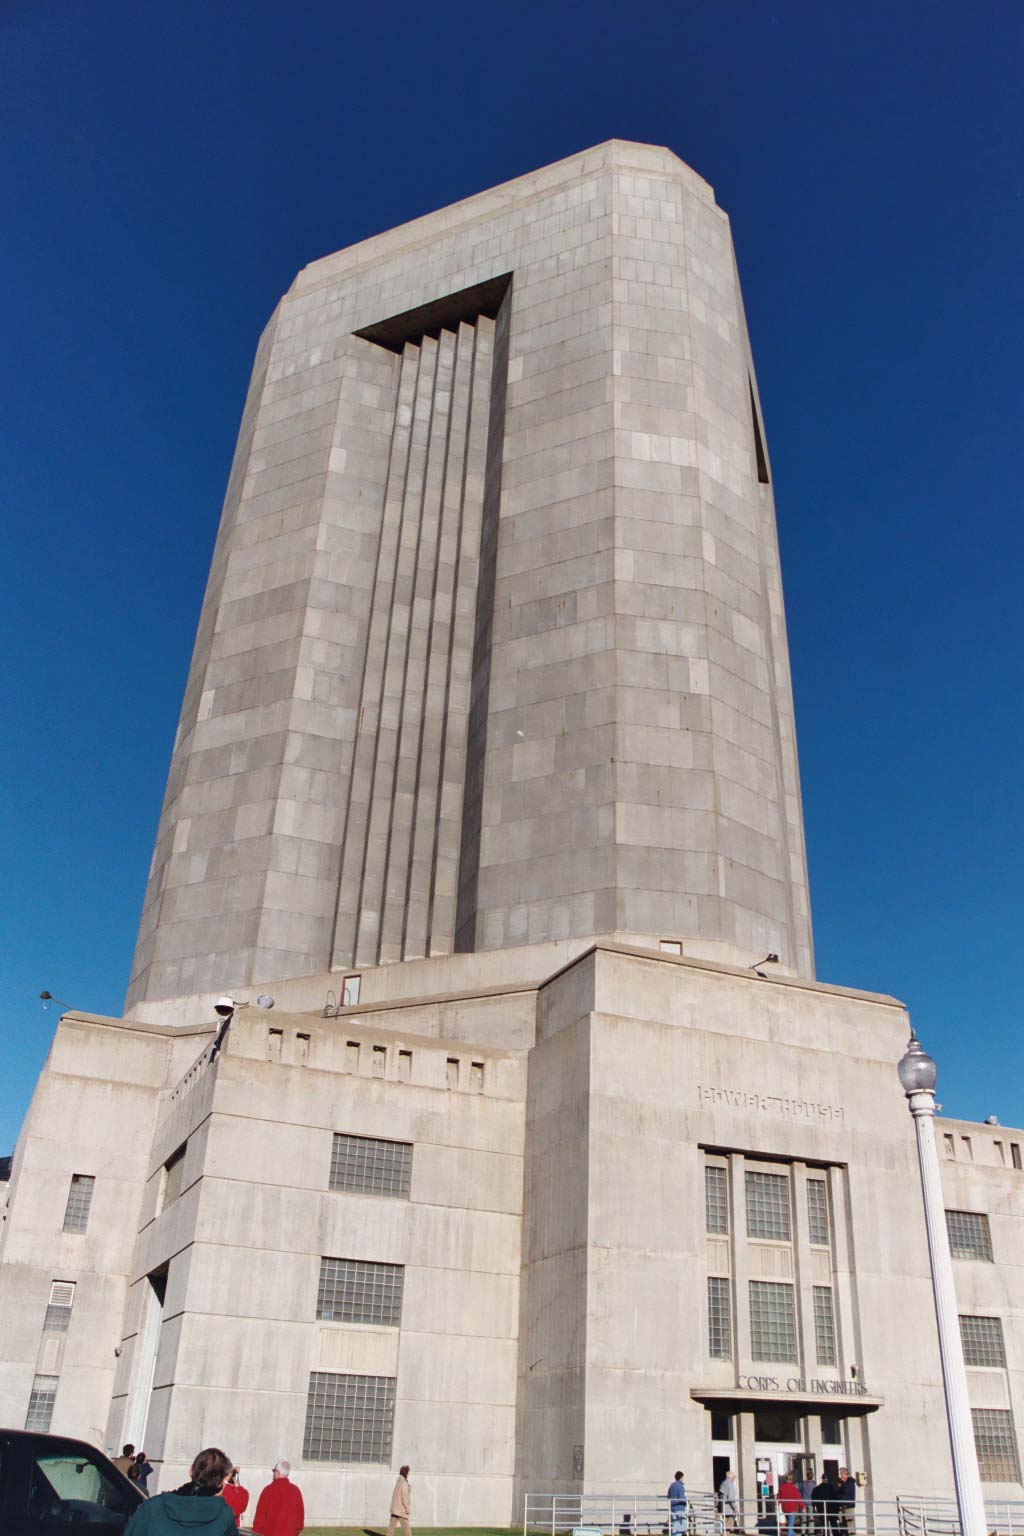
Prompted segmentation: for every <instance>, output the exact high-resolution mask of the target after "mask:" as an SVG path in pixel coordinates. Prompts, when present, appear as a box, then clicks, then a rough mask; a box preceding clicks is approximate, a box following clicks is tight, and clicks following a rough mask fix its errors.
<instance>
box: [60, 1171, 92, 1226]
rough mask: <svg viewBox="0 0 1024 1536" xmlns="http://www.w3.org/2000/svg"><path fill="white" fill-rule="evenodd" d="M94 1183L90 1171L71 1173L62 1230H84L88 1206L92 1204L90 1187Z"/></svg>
mask: <svg viewBox="0 0 1024 1536" xmlns="http://www.w3.org/2000/svg"><path fill="white" fill-rule="evenodd" d="M95 1183H96V1180H95V1179H94V1178H93V1176H92V1174H91V1173H73V1174H72V1175H71V1188H70V1189H69V1190H68V1203H67V1205H66V1206H65V1207H64V1231H65V1232H84V1231H85V1229H86V1227H87V1226H88V1225H89V1207H90V1205H92V1187H93V1185H94V1184H95Z"/></svg>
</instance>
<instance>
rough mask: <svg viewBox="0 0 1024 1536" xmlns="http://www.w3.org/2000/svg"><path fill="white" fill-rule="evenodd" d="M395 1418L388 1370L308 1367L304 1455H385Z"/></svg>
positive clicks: (368, 1458) (359, 1458)
mask: <svg viewBox="0 0 1024 1536" xmlns="http://www.w3.org/2000/svg"><path fill="white" fill-rule="evenodd" d="M394 1418H395V1378H394V1377H393V1376H349V1375H341V1374H336V1373H335V1372H333V1371H311V1372H310V1377H309V1395H308V1397H307V1399H306V1432H305V1436H304V1438H303V1443H302V1454H303V1456H304V1458H305V1459H306V1461H353V1462H370V1463H373V1464H375V1465H379V1466H386V1465H387V1464H388V1462H390V1460H391V1439H392V1432H393V1428H394Z"/></svg>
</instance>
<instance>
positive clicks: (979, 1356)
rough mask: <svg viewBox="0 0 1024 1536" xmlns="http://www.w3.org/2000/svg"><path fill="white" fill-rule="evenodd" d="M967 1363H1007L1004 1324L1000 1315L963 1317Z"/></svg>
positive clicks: (962, 1325) (965, 1358)
mask: <svg viewBox="0 0 1024 1536" xmlns="http://www.w3.org/2000/svg"><path fill="white" fill-rule="evenodd" d="M960 1337H961V1339H962V1340H963V1343H964V1364H965V1365H1005V1364H1006V1349H1005V1347H1004V1345H1003V1324H1002V1319H1001V1318H998V1317H961V1318H960Z"/></svg>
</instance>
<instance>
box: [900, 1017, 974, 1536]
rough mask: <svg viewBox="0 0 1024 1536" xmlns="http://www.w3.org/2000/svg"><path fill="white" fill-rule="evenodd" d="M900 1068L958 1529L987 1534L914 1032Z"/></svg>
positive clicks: (927, 1075) (929, 1070)
mask: <svg viewBox="0 0 1024 1536" xmlns="http://www.w3.org/2000/svg"><path fill="white" fill-rule="evenodd" d="M898 1071H899V1075H900V1082H901V1083H902V1085H903V1091H904V1093H905V1094H906V1096H907V1103H908V1105H909V1108H910V1113H911V1114H912V1115H913V1117H914V1128H915V1130H916V1131H917V1160H918V1163H919V1164H920V1167H921V1192H922V1194H923V1195H924V1220H925V1226H926V1227H927V1229H928V1259H929V1262H930V1264H931V1271H932V1291H933V1292H934V1295H935V1317H936V1321H937V1322H938V1325H939V1354H940V1355H941V1358H942V1385H943V1389H944V1391H945V1394H946V1419H947V1421H948V1423H949V1444H950V1449H951V1451H952V1453H953V1481H954V1483H955V1485H956V1502H957V1508H958V1509H959V1511H960V1529H961V1531H962V1532H963V1536H986V1532H987V1529H988V1528H987V1525H986V1523H985V1500H984V1498H983V1497H982V1492H981V1477H980V1475H979V1473H978V1453H977V1451H976V1449H975V1446H974V1424H973V1421H972V1419H971V1403H970V1398H969V1397H968V1394H967V1371H966V1368H965V1367H964V1350H963V1343H962V1341H961V1338H960V1318H959V1314H958V1312H957V1304H956V1290H955V1288H954V1285H953V1260H952V1258H951V1257H950V1253H949V1235H948V1233H947V1231H946V1210H945V1202H944V1201H943V1198H942V1176H941V1174H940V1172H939V1154H938V1151H937V1150H936V1146H935V1125H934V1119H935V1080H936V1078H937V1076H938V1069H937V1068H936V1065H935V1063H934V1061H933V1060H932V1058H931V1057H930V1056H929V1055H927V1054H926V1052H925V1051H924V1050H923V1049H922V1046H921V1042H920V1040H919V1039H918V1038H917V1035H916V1034H915V1033H914V1031H913V1030H911V1032H910V1041H909V1043H908V1045H907V1049H906V1054H905V1055H904V1057H903V1060H902V1061H901V1062H900V1064H899V1068H898Z"/></svg>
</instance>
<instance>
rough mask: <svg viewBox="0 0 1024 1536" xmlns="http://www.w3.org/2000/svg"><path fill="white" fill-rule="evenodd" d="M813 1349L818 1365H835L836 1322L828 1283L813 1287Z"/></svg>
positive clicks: (830, 1288)
mask: <svg viewBox="0 0 1024 1536" xmlns="http://www.w3.org/2000/svg"><path fill="white" fill-rule="evenodd" d="M814 1350H815V1354H816V1355H817V1357H818V1364H819V1365H835V1363H836V1322H835V1316H834V1313H833V1310H832V1287H831V1286H830V1285H816V1286H815V1287H814Z"/></svg>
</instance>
